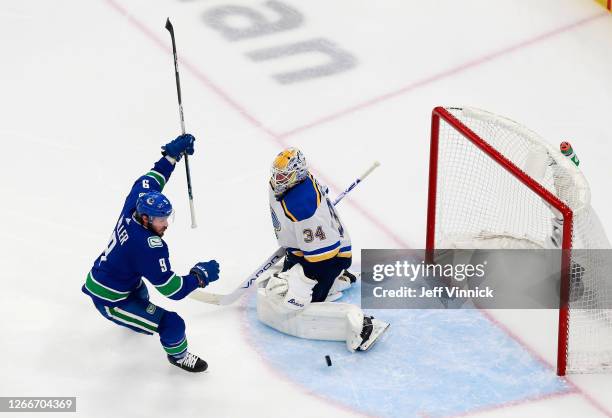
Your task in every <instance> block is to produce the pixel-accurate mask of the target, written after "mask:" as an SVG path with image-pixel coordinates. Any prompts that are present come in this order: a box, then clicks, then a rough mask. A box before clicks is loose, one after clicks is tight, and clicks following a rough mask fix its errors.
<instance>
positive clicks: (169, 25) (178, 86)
mask: <svg viewBox="0 0 612 418" xmlns="http://www.w3.org/2000/svg"><path fill="white" fill-rule="evenodd" d="M166 29H167V30H168V32H170V37H171V38H172V54H173V55H174V75H175V78H176V94H177V96H178V105H179V118H180V120H181V131H182V132H183V135H185V117H184V116H183V99H182V97H181V80H180V78H179V71H178V58H177V55H176V41H175V39H174V27H173V26H172V23H171V22H170V18H167V19H166ZM183 155H184V156H185V174H186V175H187V194H188V196H189V211H190V213H191V227H192V228H196V227H197V226H198V224H197V222H196V217H195V209H194V207H193V191H192V188H191V170H189V157H188V156H187V153H185V154H183Z"/></svg>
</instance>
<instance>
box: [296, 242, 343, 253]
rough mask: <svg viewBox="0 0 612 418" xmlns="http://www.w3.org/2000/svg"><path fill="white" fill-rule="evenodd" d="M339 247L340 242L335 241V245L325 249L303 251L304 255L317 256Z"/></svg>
mask: <svg viewBox="0 0 612 418" xmlns="http://www.w3.org/2000/svg"><path fill="white" fill-rule="evenodd" d="M339 246H340V241H337V242H336V243H334V244H332V245H329V246H327V247H323V248H319V249H318V250H313V251H304V255H317V254H321V253H326V252H328V251H332V250H333V249H335V248H338V247H339Z"/></svg>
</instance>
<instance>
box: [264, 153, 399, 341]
mask: <svg viewBox="0 0 612 418" xmlns="http://www.w3.org/2000/svg"><path fill="white" fill-rule="evenodd" d="M269 195H270V210H271V212H272V223H273V225H274V232H275V233H276V238H277V240H278V243H279V245H280V246H282V247H284V248H286V256H285V262H284V265H283V271H282V272H281V273H278V274H274V275H273V276H271V277H270V279H268V280H267V281H266V282H264V283H263V284H261V285H260V288H259V289H258V296H257V313H258V317H259V319H260V320H261V321H262V322H264V323H265V324H267V325H269V326H270V327H272V328H275V329H277V330H279V331H281V332H284V333H287V334H290V335H294V336H296V337H302V338H309V339H317V340H333V341H346V344H347V348H348V349H349V350H351V351H356V350H359V351H365V350H367V349H368V348H369V347H370V346H371V345H372V344H373V343H374V342H375V341H376V339H377V338H378V337H379V336H380V335H381V334H382V333H383V332H384V331H385V330H386V329H387V327H388V326H389V324H387V323H385V322H382V321H380V320H377V319H374V318H373V317H368V316H365V315H364V314H363V312H362V311H361V309H360V308H359V307H357V306H355V305H351V304H347V303H338V302H332V301H333V300H336V299H338V298H339V297H341V296H342V293H341V292H342V291H343V290H345V289H348V288H349V287H350V286H351V284H352V283H354V282H355V276H354V275H353V274H351V273H350V272H349V271H348V268H349V267H350V265H351V240H350V237H349V234H348V231H347V230H346V228H345V226H344V225H343V224H342V221H341V220H340V217H339V216H338V213H337V211H336V209H335V208H334V205H333V204H332V203H331V201H330V200H329V198H328V197H327V187H324V186H322V185H321V184H319V183H318V182H317V180H316V179H315V178H314V177H313V176H312V174H310V173H309V172H308V166H307V163H306V159H305V158H304V155H303V154H302V152H301V151H300V150H298V149H296V148H288V149H286V150H283V151H282V152H281V153H279V154H278V155H277V156H276V158H275V159H274V162H273V163H272V175H271V178H270V192H269ZM264 286H265V287H264Z"/></svg>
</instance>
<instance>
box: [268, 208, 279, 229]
mask: <svg viewBox="0 0 612 418" xmlns="http://www.w3.org/2000/svg"><path fill="white" fill-rule="evenodd" d="M270 213H271V214H272V225H273V226H274V230H275V231H276V232H279V231H280V230H281V223H280V221H279V220H278V217H277V216H276V213H274V209H272V206H270Z"/></svg>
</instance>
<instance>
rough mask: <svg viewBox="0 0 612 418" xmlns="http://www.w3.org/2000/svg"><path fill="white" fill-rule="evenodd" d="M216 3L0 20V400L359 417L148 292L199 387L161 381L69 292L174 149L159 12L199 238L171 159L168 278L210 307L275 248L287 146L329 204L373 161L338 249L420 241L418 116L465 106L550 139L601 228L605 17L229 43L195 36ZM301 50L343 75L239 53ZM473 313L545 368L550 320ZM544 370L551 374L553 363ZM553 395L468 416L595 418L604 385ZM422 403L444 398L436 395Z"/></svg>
mask: <svg viewBox="0 0 612 418" xmlns="http://www.w3.org/2000/svg"><path fill="white" fill-rule="evenodd" d="M232 3H233V4H242V5H251V7H257V6H258V5H260V4H262V3H256V4H255V3H251V2H241V1H239V2H232ZM227 4H230V3H226V2H221V1H176V0H175V1H169V0H168V1H158V2H156V3H154V4H151V3H150V2H146V1H144V0H142V1H116V2H115V1H111V0H96V1H93V0H92V1H87V2H78V1H75V0H70V1H68V0H60V1H56V2H53V3H48V2H42V1H33V0H32V1H25V2H5V3H4V4H3V5H2V6H1V7H0V21H1V22H2V25H1V26H0V34H1V35H2V36H3V39H5V43H4V44H3V45H4V50H3V52H4V59H3V64H4V65H2V66H1V69H0V72H1V75H2V77H0V86H1V88H2V92H3V98H4V100H2V101H0V111H1V112H2V115H3V124H2V127H1V128H0V138H1V143H2V145H3V150H4V162H3V164H2V165H1V166H0V174H1V175H2V178H3V187H2V190H3V192H4V193H3V194H4V198H5V199H4V202H5V211H6V214H7V215H8V216H6V222H5V225H4V228H3V232H4V233H5V239H4V240H3V241H2V242H1V243H0V253H1V254H3V256H2V275H3V278H4V281H3V282H4V283H5V284H7V285H6V286H5V289H4V292H3V293H2V297H1V303H0V315H2V321H1V322H0V332H1V334H2V336H3V344H2V346H3V350H2V354H3V356H2V360H0V369H1V370H2V371H3V377H4V378H3V379H2V383H0V393H1V394H2V395H3V396H11V395H12V396H77V397H78V400H77V410H78V411H79V414H82V415H84V416H108V415H110V414H121V413H122V411H126V410H127V411H129V412H130V414H131V415H134V416H145V415H146V416H151V415H159V416H161V415H168V414H174V415H176V416H195V415H197V414H203V413H206V414H208V415H209V416H228V417H232V416H243V415H244V414H245V412H246V411H269V412H266V413H265V416H284V415H287V414H289V413H291V415H293V416H304V417H309V416H312V415H313V414H315V413H316V414H318V415H321V416H353V414H354V413H356V412H354V411H351V410H346V409H342V408H339V407H338V406H337V405H336V404H334V403H330V402H328V401H326V400H322V399H320V398H319V397H313V396H310V395H308V394H307V391H308V390H310V389H311V388H307V387H306V388H305V387H302V386H300V385H287V381H286V380H285V379H284V378H283V377H282V376H286V373H283V371H282V370H281V375H280V376H279V375H277V374H276V373H275V372H273V370H274V369H279V368H281V366H279V365H278V364H274V363H272V364H270V363H269V361H268V360H266V358H265V356H264V357H262V356H260V354H258V353H259V351H258V350H259V349H261V346H259V347H256V346H254V345H253V344H258V343H260V342H257V341H256V342H253V338H247V336H246V334H245V329H244V325H243V324H244V323H243V321H244V313H245V308H244V307H243V306H240V305H236V306H232V307H229V308H214V307H208V306H205V305H202V304H198V303H197V302H192V301H183V302H179V303H175V302H172V301H166V300H162V299H161V298H160V297H158V296H157V295H153V299H154V300H155V301H156V302H158V303H160V304H162V305H163V306H164V307H167V308H169V309H174V310H177V311H179V312H180V313H181V315H182V316H183V317H184V318H185V320H186V322H187V325H188V338H189V341H190V347H191V349H192V350H193V351H194V352H196V353H198V354H201V355H202V356H203V357H204V358H206V359H207V360H208V361H209V363H210V364H211V371H210V373H208V374H207V375H206V376H197V377H194V376H188V375H185V374H184V373H180V371H179V370H174V369H171V368H170V366H169V365H168V364H167V363H166V361H165V358H164V355H163V353H162V352H161V349H160V348H159V345H158V342H157V341H156V339H154V338H146V337H143V336H139V335H132V334H131V333H129V332H128V331H124V330H121V329H118V328H117V327H114V326H113V325H112V324H110V323H107V322H106V321H104V320H103V319H102V318H101V317H99V314H98V313H97V312H96V311H95V310H94V309H93V307H92V306H91V303H90V302H89V301H88V300H87V298H86V297H85V296H84V295H83V294H81V293H80V285H81V283H82V281H83V279H84V276H85V274H86V272H87V270H88V269H89V268H90V265H91V262H92V261H93V259H94V258H95V257H96V255H97V254H98V253H99V252H100V251H101V250H102V249H103V248H104V246H105V245H106V242H107V240H108V235H109V233H110V231H111V229H112V227H113V226H114V223H115V219H116V217H117V215H118V211H119V209H120V207H121V203H122V201H123V199H124V198H125V194H126V193H127V191H128V190H129V187H130V185H131V183H132V182H133V180H134V179H135V178H136V177H138V176H139V175H141V174H142V173H144V172H145V171H146V170H148V168H149V167H150V166H151V165H152V163H153V162H154V161H155V160H156V159H157V158H158V155H159V154H158V150H159V146H160V145H162V144H164V143H165V142H167V141H168V140H169V139H172V138H173V137H174V136H176V135H177V134H178V133H179V129H180V127H179V123H178V112H177V108H176V92H175V85H174V74H173V69H172V59H171V55H170V53H169V50H168V48H169V45H170V40H169V36H168V34H167V32H166V31H165V29H164V28H163V25H164V22H165V18H166V17H167V16H171V18H172V19H173V23H174V26H175V30H176V36H177V45H178V49H179V55H180V57H181V60H182V61H181V81H182V87H183V101H184V107H185V118H186V126H187V130H188V131H190V132H192V133H194V134H195V135H196V137H197V138H198V142H197V145H196V146H197V154H196V155H195V156H194V157H193V158H192V161H193V163H192V164H191V165H192V176H193V184H194V195H195V205H196V208H197V213H198V221H199V224H200V227H199V228H198V229H196V230H190V229H189V216H188V207H187V199H186V190H185V180H184V174H183V171H184V168H183V166H182V164H181V165H180V166H179V167H178V168H177V171H176V173H175V175H174V177H173V178H172V180H171V182H170V183H169V185H168V186H167V187H166V189H165V192H166V193H167V194H168V196H169V197H170V198H171V199H172V201H173V203H174V205H175V207H176V208H177V217H176V222H175V224H174V225H173V226H172V228H171V229H170V231H169V232H168V234H167V237H166V238H167V242H168V243H169V245H170V248H171V254H172V262H173V267H174V269H175V270H176V271H177V272H178V273H182V274H184V273H185V272H186V271H187V270H188V269H189V267H190V266H191V265H193V264H194V263H195V262H196V261H200V260H207V259H210V258H216V259H217V260H219V261H220V263H221V266H222V273H223V279H222V280H221V281H219V282H218V284H215V290H216V291H220V292H222V291H230V290H231V289H233V288H234V287H235V286H236V285H237V283H239V282H240V281H241V280H242V279H243V277H244V276H245V275H246V274H248V273H250V271H251V270H252V269H253V268H254V267H255V266H257V265H258V264H259V263H260V262H261V261H262V259H264V258H265V257H266V256H267V255H268V252H271V251H273V250H274V248H275V240H274V236H273V233H272V231H271V225H270V219H269V209H268V204H267V194H266V180H267V175H268V167H269V163H270V161H271V159H272V157H273V156H274V155H275V153H276V152H278V150H279V149H280V148H282V147H283V146H284V145H286V144H294V145H297V146H300V147H301V148H302V149H303V150H304V152H305V153H306V155H307V157H308V159H309V161H310V162H311V164H312V165H313V168H314V169H315V171H316V172H317V173H318V174H319V175H320V178H321V179H323V180H324V181H325V182H327V183H329V184H330V185H331V186H332V189H333V190H334V191H339V190H341V189H342V188H344V186H345V185H347V184H349V183H350V182H351V181H352V180H353V179H354V177H355V176H356V175H358V174H359V173H360V172H361V171H363V169H364V168H366V167H367V166H369V164H370V163H371V162H372V161H373V160H374V159H378V160H380V161H381V162H382V164H383V166H381V168H380V169H379V170H377V172H376V173H375V175H373V176H372V177H371V178H368V180H367V182H364V183H363V184H362V185H361V186H360V187H359V189H358V190H355V192H354V193H352V194H351V196H350V198H348V199H346V202H343V203H342V208H341V211H342V216H343V218H344V220H345V222H346V223H347V225H348V227H349V229H350V232H351V235H352V237H353V244H354V247H355V253H356V254H358V250H359V249H360V248H400V247H402V246H411V247H419V246H422V245H423V243H424V232H425V206H426V199H425V196H426V180H425V179H426V175H427V161H428V159H427V156H428V148H427V147H428V134H429V122H430V121H429V115H430V112H431V109H432V108H433V107H434V106H435V105H471V106H476V107H481V108H484V109H487V110H490V111H493V112H495V113H498V114H501V115H504V116H507V117H510V118H512V119H515V120H517V121H519V122H520V123H522V124H524V125H526V126H528V127H530V128H531V129H533V130H535V131H536V132H538V133H540V134H541V135H542V136H544V137H545V138H549V141H551V142H558V141H560V140H563V139H569V140H570V141H571V142H572V144H573V145H574V148H575V149H576V151H577V153H578V155H579V156H580V159H581V161H582V163H581V168H582V170H583V171H584V172H585V174H586V176H587V178H588V179H589V181H590V183H591V188H592V191H593V205H594V206H595V208H597V209H598V211H599V213H600V215H601V218H602V221H603V223H604V225H605V227H606V230H607V231H608V232H610V231H612V219H611V218H610V217H609V216H607V214H606V209H607V207H608V206H609V203H610V202H609V197H608V195H607V190H608V183H609V179H610V178H611V174H612V169H611V168H610V165H609V163H608V159H609V158H608V156H607V154H608V152H609V151H608V147H609V144H610V132H609V129H608V126H607V125H608V124H607V120H608V118H609V114H610V109H612V106H611V101H612V99H611V97H612V88H611V86H610V83H609V74H611V73H612V57H611V56H610V54H609V48H610V39H612V36H611V35H612V21H611V20H610V17H609V15H607V14H606V13H605V11H603V10H602V9H601V8H600V7H599V6H598V5H597V4H595V3H594V2H590V1H579V0H563V1H559V0H556V1H553V0H538V1H537V2H533V1H527V0H523V1H510V0H508V1H497V2H495V3H492V2H488V1H485V0H471V1H465V2H453V1H450V0H447V1H441V0H440V1H430V2H423V1H387V2H384V3H382V4H375V5H373V4H371V3H370V2H368V3H366V2H363V1H357V2H356V1H348V0H347V1H337V2H334V3H333V4H329V2H322V1H314V2H308V3H298V2H291V3H289V2H287V3H286V4H288V5H291V6H292V7H294V8H295V9H297V10H298V11H299V12H300V13H301V14H302V15H303V16H304V23H303V25H302V26H301V27H300V28H299V29H296V30H295V31H290V32H286V33H283V34H275V35H270V36H268V37H266V38H261V39H253V40H248V41H240V42H235V43H231V42H228V41H226V40H224V39H223V38H221V37H220V36H219V34H218V33H217V32H215V31H214V30H212V29H211V28H210V27H208V26H206V24H205V23H204V21H203V14H204V13H206V12H207V11H209V10H211V9H212V8H214V7H217V6H220V5H227ZM320 37H323V38H326V39H329V40H331V41H333V42H335V43H336V44H338V45H340V46H341V47H342V48H344V49H346V50H347V51H349V52H350V53H351V54H352V55H354V56H355V57H356V58H357V62H358V65H357V67H356V68H355V69H354V70H352V71H350V72H346V73H342V74H339V75H337V76H334V77H329V78H326V79H321V80H316V81H311V82H306V83H299V84H297V85H291V86H281V85H279V84H277V83H276V82H274V81H273V79H272V78H271V77H270V75H271V74H273V73H275V72H278V70H279V64H278V63H274V62H272V61H271V62H268V63H265V64H264V63H258V64H255V63H253V62H251V61H249V60H248V59H247V58H246V56H245V54H246V53H248V52H249V51H252V50H256V49H258V48H263V47H268V46H275V45H281V44H286V43H289V42H292V41H299V40H304V39H311V38H320ZM295 64H296V62H295V61H291V60H289V62H287V63H286V64H282V65H280V68H281V69H286V68H291V66H292V65H295ZM491 315H492V316H493V317H494V318H493V319H496V320H499V321H500V323H501V327H500V329H501V330H503V331H504V332H505V331H508V332H510V333H511V334H512V336H513V337H516V338H518V339H519V340H520V343H519V344H520V345H523V344H524V346H526V347H528V349H529V351H530V352H534V353H535V354H536V355H538V356H541V357H542V358H543V360H544V361H545V362H548V363H550V364H551V365H552V364H554V358H555V357H554V356H555V350H556V313H555V312H537V313H534V312H524V313H521V314H519V312H517V311H512V312H500V311H496V312H492V313H491ZM500 338H502V340H503V341H506V339H507V338H508V337H507V336H504V337H500ZM280 341H285V340H284V339H283V340H280ZM287 341H290V340H289V339H287ZM406 343H408V341H406ZM288 344H289V342H288ZM309 344H310V343H309ZM422 344H423V347H424V348H426V347H427V346H428V345H427V343H424V342H422ZM305 346H308V344H305ZM381 347H382V346H381ZM462 348H463V347H462ZM285 367H286V368H289V369H290V368H291V365H290V364H287V365H285ZM429 372H430V373H431V374H434V375H435V373H436V368H435V367H432V368H430V369H429ZM510 373H511V370H507V371H506V370H500V372H499V376H500V377H503V376H505V375H507V374H510ZM547 373H548V376H553V374H554V370H553V368H552V367H549V368H548V370H547ZM569 384H570V387H571V391H570V394H568V395H564V396H557V397H549V398H543V399H539V400H537V401H535V402H530V403H527V404H519V405H514V404H510V405H509V406H508V405H506V407H504V408H501V409H496V410H493V411H491V410H487V411H486V412H483V414H484V415H485V416H503V415H504V414H517V413H527V414H530V415H533V414H538V415H539V416H576V415H578V414H580V415H582V416H605V415H606V414H607V415H608V416H609V415H610V414H611V412H610V411H612V400H610V398H609V392H610V389H612V383H611V380H610V377H609V376H606V375H594V376H570V377H569ZM397 390H398V392H397V393H398V396H403V394H404V392H403V390H402V388H398V389H397ZM433 392H434V395H433V396H435V395H436V394H437V395H439V396H440V398H439V402H441V403H443V402H445V399H446V397H447V396H448V390H447V391H444V393H440V391H435V390H433ZM237 400H239V402H238V401H237ZM271 400H273V401H271ZM271 404H272V406H270V405H271ZM411 412H414V411H411ZM456 412H457V413H459V412H461V411H459V410H458V411H456ZM379 413H382V411H381V412H379ZM261 416H263V415H261Z"/></svg>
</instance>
